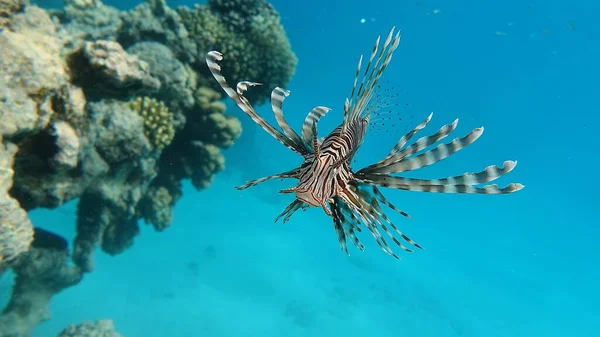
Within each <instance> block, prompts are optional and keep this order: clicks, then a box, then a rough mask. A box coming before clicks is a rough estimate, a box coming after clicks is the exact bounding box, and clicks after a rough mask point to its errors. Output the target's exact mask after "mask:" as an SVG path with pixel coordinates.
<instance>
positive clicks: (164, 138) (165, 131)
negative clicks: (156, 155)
mask: <svg viewBox="0 0 600 337" xmlns="http://www.w3.org/2000/svg"><path fill="white" fill-rule="evenodd" d="M129 107H130V108H131V109H133V110H134V111H135V112H137V113H138V114H139V115H140V116H141V117H142V119H143V120H144V134H145V135H146V137H147V138H148V139H149V140H150V143H151V144H152V146H154V147H155V148H157V149H163V148H165V147H166V146H167V145H169V144H170V143H171V141H172V140H173V137H175V126H174V125H173V114H172V113H171V112H170V111H169V108H167V106H166V105H165V104H164V103H163V102H159V101H157V100H156V99H154V98H150V97H138V98H136V99H134V100H132V101H130V102H129Z"/></svg>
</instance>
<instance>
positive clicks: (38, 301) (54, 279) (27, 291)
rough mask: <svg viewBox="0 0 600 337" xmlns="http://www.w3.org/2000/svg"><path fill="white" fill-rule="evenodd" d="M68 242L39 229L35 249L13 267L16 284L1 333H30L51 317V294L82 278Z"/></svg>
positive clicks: (0, 317) (1, 318) (1, 320)
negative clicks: (70, 257) (71, 255)
mask: <svg viewBox="0 0 600 337" xmlns="http://www.w3.org/2000/svg"><path fill="white" fill-rule="evenodd" d="M67 245H68V244H67V242H66V240H65V239H63V238H61V237H59V236H57V235H55V234H52V233H50V232H47V231H44V230H42V229H37V228H36V230H35V240H34V241H33V244H32V248H31V249H30V250H29V251H28V252H26V253H24V254H22V255H20V256H19V257H18V260H17V261H16V262H15V265H14V266H13V272H14V273H15V275H16V279H15V285H14V287H13V291H12V296H11V299H10V302H9V303H8V305H7V306H6V308H5V309H4V311H3V312H2V315H0V336H11V337H13V336H14V337H25V336H29V335H30V333H31V330H33V328H34V327H35V326H36V325H37V324H39V323H41V322H43V321H45V320H48V319H49V318H50V312H49V311H48V306H49V305H50V299H51V297H52V296H54V295H55V294H57V293H58V292H60V291H61V290H63V289H65V288H67V287H71V286H73V285H75V284H77V283H79V281H81V271H80V270H79V269H78V268H76V267H72V266H70V265H69V252H68V249H67Z"/></svg>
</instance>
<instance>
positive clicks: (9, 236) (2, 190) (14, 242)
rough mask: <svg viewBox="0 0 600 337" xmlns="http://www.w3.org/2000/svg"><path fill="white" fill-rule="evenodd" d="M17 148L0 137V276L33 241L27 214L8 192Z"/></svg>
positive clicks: (11, 182) (11, 183)
mask: <svg viewBox="0 0 600 337" xmlns="http://www.w3.org/2000/svg"><path fill="white" fill-rule="evenodd" d="M16 150H17V148H16V146H15V145H14V144H11V143H8V142H6V143H4V142H3V140H2V137H1V136H0V275H1V274H2V272H3V271H4V270H5V269H6V268H7V267H9V265H10V263H11V262H12V261H14V259H15V258H17V257H18V256H19V255H21V254H22V253H24V252H26V251H28V250H29V247H30V245H31V242H32V240H33V225H32V224H31V222H30V221H29V218H28V217H27V212H25V210H23V209H22V208H21V206H20V205H19V202H18V201H17V200H15V199H13V198H12V197H11V196H10V195H9V194H8V190H9V189H10V188H11V186H12V185H13V174H14V171H13V168H12V167H13V156H14V154H15V152H16Z"/></svg>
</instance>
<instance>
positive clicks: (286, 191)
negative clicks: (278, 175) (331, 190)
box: [279, 187, 306, 194]
mask: <svg viewBox="0 0 600 337" xmlns="http://www.w3.org/2000/svg"><path fill="white" fill-rule="evenodd" d="M303 191H304V192H306V190H305V189H301V188H299V187H290V188H286V189H283V190H280V191H279V193H281V194H291V193H301V192H303Z"/></svg>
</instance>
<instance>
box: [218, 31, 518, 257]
mask: <svg viewBox="0 0 600 337" xmlns="http://www.w3.org/2000/svg"><path fill="white" fill-rule="evenodd" d="M394 30H395V27H393V28H392V30H391V31H390V33H389V35H388V36H387V39H386V40H385V41H384V43H383V46H382V47H381V49H380V42H381V36H379V37H378V38H377V41H376V42H375V45H374V46H373V50H372V52H371V56H370V57H369V61H368V64H367V66H366V68H365V70H364V71H361V69H362V62H363V56H361V57H360V59H359V61H358V67H357V69H356V74H355V78H354V84H353V86H352V92H351V94H350V97H349V98H346V100H345V103H344V119H343V121H342V123H341V124H340V125H339V126H338V127H336V128H335V129H334V130H333V131H332V132H331V133H330V134H329V135H327V136H326V137H321V138H320V137H318V135H317V124H318V122H319V120H320V119H321V117H323V116H324V115H325V114H326V113H327V112H328V111H329V110H331V109H329V108H327V107H324V106H317V107H315V108H313V109H312V110H311V111H310V112H309V113H308V115H307V116H306V118H305V120H304V124H303V125H302V134H301V135H299V134H298V133H296V131H294V130H293V129H292V128H291V127H290V126H289V124H288V123H287V121H286V119H285V118H284V115H283V110H282V103H283V101H284V100H285V98H286V97H288V96H289V94H290V92H289V91H288V90H286V89H282V88H279V87H276V88H275V89H274V90H273V91H272V93H271V107H272V110H273V113H274V115H275V119H276V121H277V124H278V125H279V127H280V128H281V131H280V130H278V129H276V128H275V127H274V126H273V125H271V124H269V123H268V122H267V121H265V120H264V119H263V118H262V117H261V116H259V114H258V113H257V112H256V110H255V109H254V108H253V107H252V105H251V104H250V102H249V100H248V99H247V98H246V97H244V92H246V91H247V90H248V89H249V88H250V87H253V86H258V85H261V84H260V83H255V82H249V81H242V82H239V83H238V84H237V86H236V89H235V90H234V89H233V88H231V87H230V86H229V85H228V84H227V82H226V79H225V77H224V76H223V75H222V74H221V66H220V65H219V64H218V62H219V61H222V60H223V55H222V54H221V53H220V52H218V51H210V52H208V54H207V56H206V63H207V65H208V68H209V69H210V71H211V73H212V75H213V76H214V78H215V79H216V81H217V82H218V83H219V84H220V85H221V87H222V88H223V90H224V91H225V93H226V94H227V95H228V96H229V97H230V98H231V99H232V100H233V101H234V102H235V103H236V104H237V105H238V106H239V108H240V109H242V110H243V111H244V112H245V113H246V114H247V115H248V116H250V118H252V120H253V121H254V122H255V123H256V124H258V125H259V126H260V127H262V128H263V129H264V130H265V131H266V132H268V133H269V134H270V135H271V136H273V137H274V138H275V139H276V140H278V141H279V142H280V143H281V144H283V145H285V146H286V147H287V148H289V149H290V150H292V151H294V152H296V153H298V154H300V155H301V156H302V157H303V158H304V161H303V163H302V165H301V166H300V167H298V168H295V169H293V170H290V171H287V172H283V173H279V174H275V175H271V176H267V177H263V178H260V179H256V180H251V181H249V182H247V183H246V184H245V185H242V186H238V187H236V188H237V189H238V190H243V189H246V188H248V187H251V186H255V185H257V184H259V183H262V182H264V181H267V180H270V179H275V178H295V179H298V180H299V183H298V184H297V185H296V186H295V187H291V188H288V189H284V190H281V191H280V193H293V194H295V199H294V201H293V202H292V203H290V204H289V205H288V206H287V208H285V210H284V211H283V212H282V213H281V214H280V215H279V216H278V217H277V218H276V219H275V222H277V221H278V220H279V219H280V218H282V217H283V222H287V221H288V220H289V219H290V217H291V216H292V214H294V212H296V211H297V210H299V209H302V210H306V209H307V208H308V207H311V206H312V207H321V208H322V209H323V211H325V213H326V214H327V215H328V216H330V217H331V218H333V226H334V229H335V232H336V234H337V238H338V241H339V244H340V247H341V249H342V251H343V252H345V253H346V254H348V255H349V253H348V248H347V241H346V240H347V239H349V240H351V242H352V243H353V244H354V245H355V246H356V248H358V249H359V250H361V251H364V245H363V244H362V243H361V241H360V240H359V239H358V237H357V235H356V233H357V232H361V227H362V225H364V226H365V227H366V228H367V229H368V230H369V232H370V233H371V234H372V235H373V237H374V239H375V241H376V242H377V244H378V245H379V247H380V248H381V249H382V250H383V251H384V252H385V253H387V254H388V255H390V256H393V257H394V258H396V259H399V257H398V255H396V253H394V251H392V249H391V248H390V246H389V245H388V243H387V242H386V238H385V237H384V236H383V235H382V234H381V233H382V232H385V234H386V235H387V236H388V237H389V238H390V240H392V241H394V243H395V244H396V245H397V246H398V247H400V248H401V249H403V250H405V251H407V252H413V249H414V248H413V249H411V248H412V247H411V246H409V247H411V248H408V247H407V246H405V244H404V243H403V242H401V241H400V240H399V239H398V238H397V236H396V234H397V235H398V236H399V237H401V238H402V239H403V240H404V241H405V242H406V243H409V244H410V245H412V246H414V247H416V248H419V249H422V247H421V246H420V245H419V244H418V243H416V242H415V241H413V240H412V239H410V238H409V237H408V236H406V235H405V234H404V233H402V232H401V231H400V230H399V229H398V227H396V225H395V224H394V223H392V221H391V220H390V219H389V217H388V216H387V215H386V214H385V212H384V211H383V209H382V205H385V206H387V207H389V208H390V209H392V210H393V211H395V212H398V213H400V214H401V215H402V216H404V217H407V218H409V217H410V216H409V215H408V214H407V213H406V212H404V211H402V210H400V209H399V208H397V207H396V206H394V205H393V204H392V203H391V202H390V201H388V199H387V198H386V197H385V196H384V195H383V194H382V193H381V191H380V190H379V187H388V188H395V189H400V190H409V191H421V192H434V193H466V194H507V193H512V192H516V191H519V190H521V189H522V188H523V187H524V186H523V185H522V184H519V183H511V184H508V185H507V186H505V187H502V188H501V187H499V186H498V185H496V184H488V185H485V186H480V187H477V186H476V185H480V184H484V183H488V182H491V181H493V180H495V179H497V178H499V177H501V176H503V175H505V174H507V173H509V172H510V171H512V170H513V169H514V168H515V166H516V164H517V162H516V161H505V162H504V163H503V165H502V166H501V167H499V166H496V165H491V166H488V167H486V168H485V169H484V170H482V171H480V172H477V173H464V174H461V175H458V176H453V177H448V178H443V179H431V180H427V179H414V178H406V177H399V176H393V175H392V174H395V173H401V172H408V171H413V170H417V169H420V168H423V167H426V166H429V165H432V164H435V163H437V162H439V161H441V160H443V159H445V158H447V157H449V156H451V155H452V154H454V153H456V152H458V151H460V150H461V149H463V148H465V147H467V146H468V145H470V144H472V143H474V142H475V141H476V140H477V139H478V138H479V137H480V136H481V134H482V133H483V128H482V127H480V128H476V129H474V130H472V131H471V132H470V133H469V134H467V135H466V136H464V137H462V138H455V139H454V140H452V141H451V142H448V143H442V144H439V145H437V146H436V147H435V148H433V149H429V150H428V149H427V148H429V147H430V146H432V145H434V144H435V143H437V142H438V141H440V140H442V139H444V138H446V137H447V136H448V135H449V134H450V133H451V132H452V131H454V129H455V128H456V126H457V124H458V119H456V120H455V121H454V122H453V123H451V124H447V125H444V126H442V127H441V128H440V129H439V130H438V131H437V132H436V133H434V134H432V135H430V136H424V137H421V138H420V139H418V140H417V141H415V142H414V143H412V144H411V145H408V142H409V140H410V139H411V138H412V137H413V136H414V135H415V134H417V132H419V131H420V130H421V129H423V128H425V126H426V125H427V123H429V121H430V120H431V118H432V116H433V113H432V114H430V115H429V116H427V118H426V119H425V120H424V121H423V122H422V123H420V124H419V125H417V126H416V127H415V128H414V129H412V130H411V131H410V132H408V133H406V134H405V135H404V136H402V137H401V138H400V140H399V141H398V143H396V145H395V146H394V147H393V148H392V150H391V151H390V152H389V153H388V154H387V156H386V157H385V158H383V159H381V160H380V161H378V162H376V163H375V164H372V165H369V166H367V167H364V168H362V169H360V170H358V171H354V170H353V169H352V168H351V167H350V163H351V162H352V159H353V157H354V155H355V154H356V152H357V150H358V149H359V147H360V146H361V145H362V143H363V139H364V137H365V135H366V133H367V130H368V126H369V123H370V122H372V120H373V116H374V114H375V111H376V110H377V109H374V108H372V106H371V105H370V102H371V101H373V94H374V92H375V89H376V87H377V86H378V83H379V80H380V78H381V76H382V74H383V72H384V71H385V69H386V68H387V66H388V65H389V63H390V61H391V59H392V54H393V53H394V51H395V50H396V48H397V47H398V45H399V43H400V31H398V32H397V33H396V34H395V35H394ZM422 150H425V151H424V152H422V153H419V152H420V151H422ZM388 227H389V228H388ZM390 228H391V230H390ZM392 230H393V232H395V234H394V233H392Z"/></svg>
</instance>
